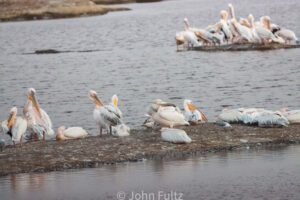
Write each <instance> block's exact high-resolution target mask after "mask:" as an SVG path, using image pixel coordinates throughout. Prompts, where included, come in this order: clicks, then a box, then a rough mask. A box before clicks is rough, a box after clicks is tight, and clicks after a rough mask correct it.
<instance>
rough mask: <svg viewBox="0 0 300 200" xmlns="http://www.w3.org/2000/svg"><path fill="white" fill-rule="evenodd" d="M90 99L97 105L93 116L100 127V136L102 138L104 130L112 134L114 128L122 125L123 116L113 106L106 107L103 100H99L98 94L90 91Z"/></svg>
mask: <svg viewBox="0 0 300 200" xmlns="http://www.w3.org/2000/svg"><path fill="white" fill-rule="evenodd" d="M89 97H90V99H91V100H92V101H93V102H94V103H95V105H96V107H95V109H94V112H93V115H94V119H95V121H96V123H97V125H98V126H99V129H100V136H102V129H106V130H107V132H109V133H110V134H112V126H116V125H118V124H122V121H121V116H120V115H119V114H118V112H117V111H116V109H115V107H114V106H112V105H104V103H103V102H102V101H101V99H99V98H98V96H97V92H95V91H94V90H90V92H89Z"/></svg>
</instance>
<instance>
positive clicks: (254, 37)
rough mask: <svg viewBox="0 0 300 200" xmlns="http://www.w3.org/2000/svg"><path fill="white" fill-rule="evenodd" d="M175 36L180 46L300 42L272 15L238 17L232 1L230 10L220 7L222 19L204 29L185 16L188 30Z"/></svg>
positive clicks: (185, 24) (185, 27)
mask: <svg viewBox="0 0 300 200" xmlns="http://www.w3.org/2000/svg"><path fill="white" fill-rule="evenodd" d="M175 39H176V44H177V48H178V45H187V46H195V47H196V46H205V45H210V46H214V45H226V44H245V43H253V44H268V43H280V44H298V43H299V40H298V38H297V37H296V35H295V33H294V32H293V31H291V30H289V29H286V28H284V27H281V26H279V25H277V24H274V23H272V21H271V18H270V17H269V16H262V17H261V18H260V20H259V21H255V19H254V16H253V15H252V14H249V15H248V17H247V18H240V20H238V19H237V18H236V16H235V11H234V7H233V5H232V4H229V5H228V11H226V10H222V11H220V21H218V22H217V23H216V24H214V25H209V26H208V27H206V28H203V29H201V28H195V27H191V26H190V23H189V20H188V19H187V18H184V31H181V32H178V33H176V36H175Z"/></svg>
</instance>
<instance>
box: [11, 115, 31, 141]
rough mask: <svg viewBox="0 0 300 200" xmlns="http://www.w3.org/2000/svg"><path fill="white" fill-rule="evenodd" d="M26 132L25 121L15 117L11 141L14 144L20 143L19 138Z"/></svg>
mask: <svg viewBox="0 0 300 200" xmlns="http://www.w3.org/2000/svg"><path fill="white" fill-rule="evenodd" d="M26 130H27V121H26V120H25V119H23V118H22V117H17V120H16V123H15V124H14V126H13V128H12V130H11V132H12V140H13V141H14V142H20V140H21V137H22V136H23V135H24V134H25V132H26Z"/></svg>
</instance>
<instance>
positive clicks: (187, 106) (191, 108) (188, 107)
mask: <svg viewBox="0 0 300 200" xmlns="http://www.w3.org/2000/svg"><path fill="white" fill-rule="evenodd" d="M183 107H184V110H186V111H191V112H193V111H195V110H197V107H196V106H195V105H194V104H193V102H192V101H191V100H189V99H185V100H184V101H183Z"/></svg>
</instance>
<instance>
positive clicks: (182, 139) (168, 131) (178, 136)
mask: <svg viewBox="0 0 300 200" xmlns="http://www.w3.org/2000/svg"><path fill="white" fill-rule="evenodd" d="M161 137H162V139H163V140H164V141H167V142H172V143H191V142H192V139H191V138H190V137H189V136H188V135H187V134H186V132H185V131H184V130H180V129H174V128H162V129H161Z"/></svg>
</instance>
